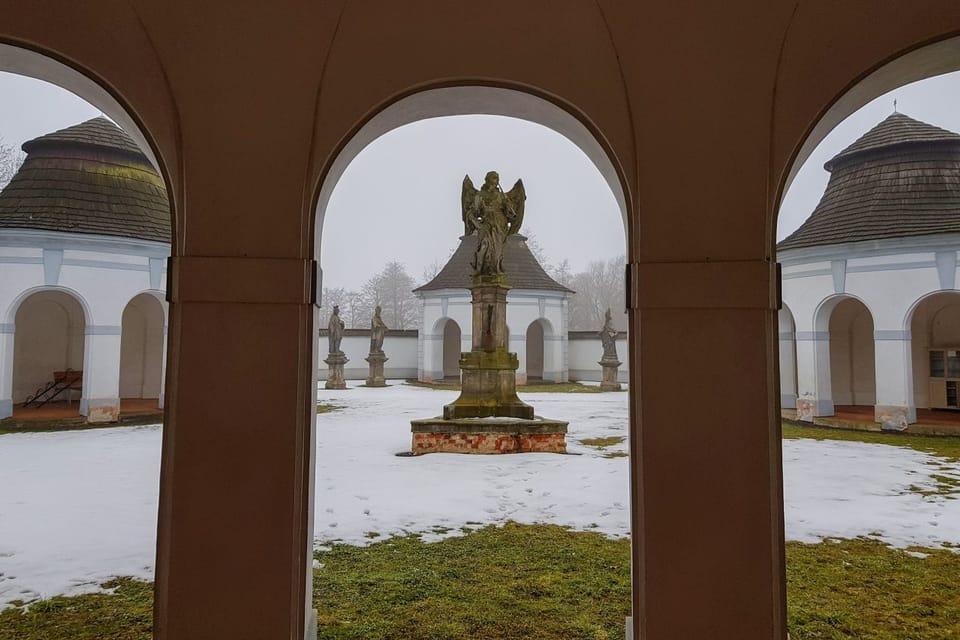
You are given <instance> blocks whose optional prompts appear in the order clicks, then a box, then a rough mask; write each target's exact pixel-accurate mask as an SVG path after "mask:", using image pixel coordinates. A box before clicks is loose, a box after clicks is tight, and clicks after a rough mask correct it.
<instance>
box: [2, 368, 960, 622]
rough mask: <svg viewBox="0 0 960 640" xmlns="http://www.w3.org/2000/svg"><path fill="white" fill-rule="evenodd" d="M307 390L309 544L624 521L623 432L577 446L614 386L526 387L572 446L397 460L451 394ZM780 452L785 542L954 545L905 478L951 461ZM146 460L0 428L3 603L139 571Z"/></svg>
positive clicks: (838, 451) (606, 528)
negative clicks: (595, 389) (413, 431)
mask: <svg viewBox="0 0 960 640" xmlns="http://www.w3.org/2000/svg"><path fill="white" fill-rule="evenodd" d="M319 397H320V399H321V401H324V402H329V403H331V404H337V405H340V406H343V407H345V408H344V409H342V410H340V411H335V412H332V413H326V414H321V415H319V416H317V439H318V444H317V447H318V455H317V465H318V466H317V491H316V504H317V508H316V538H317V540H318V543H323V542H329V541H333V540H343V541H346V542H350V543H355V544H366V543H369V542H370V541H371V538H370V537H368V536H367V534H368V533H377V534H380V535H381V536H389V535H394V534H399V533H404V532H418V533H424V534H425V537H426V539H437V538H439V537H443V536H444V535H455V534H456V533H458V532H459V530H460V529H461V527H473V526H481V525H484V524H488V523H499V522H504V521H506V520H516V521H519V522H549V523H556V524H564V525H569V526H572V527H575V528H577V529H585V530H596V531H601V532H604V533H606V534H608V535H613V536H623V535H627V533H628V527H629V512H628V506H629V502H628V492H627V458H623V457H619V458H617V457H614V458H605V457H604V454H605V453H609V452H613V451H626V442H624V443H621V444H619V445H615V446H613V447H610V448H609V449H607V450H606V451H598V450H597V449H594V448H591V447H586V446H584V445H582V444H580V443H579V442H578V441H579V440H582V439H585V438H596V437H607V436H625V435H626V429H627V394H625V393H608V394H526V395H525V396H524V399H525V400H527V401H528V402H531V403H532V404H533V405H534V406H535V407H536V408H537V413H538V414H540V415H543V416H547V417H551V418H559V419H565V420H569V421H570V434H569V435H568V442H569V443H570V444H569V450H570V451H571V452H572V453H578V454H581V455H575V456H556V455H550V454H529V455H514V456H463V455H454V454H431V455H428V456H423V457H418V458H401V457H397V456H396V455H395V454H396V453H397V452H400V451H404V450H407V449H409V446H410V430H409V420H410V419H412V418H422V417H430V416H433V415H436V414H438V413H439V412H440V408H441V406H442V405H443V404H444V403H446V402H450V401H451V400H453V399H454V398H455V397H456V393H455V392H448V391H433V390H430V389H422V388H417V387H410V386H405V385H399V384H397V385H396V386H393V387H390V388H387V389H366V388H361V387H358V388H354V389H348V390H346V391H321V392H320V394H319ZM783 451H784V474H785V488H784V492H785V502H786V525H787V526H786V529H787V538H788V539H790V540H803V541H815V540H819V539H822V538H824V537H828V536H835V537H854V536H860V535H872V536H875V537H878V538H880V539H882V540H884V541H885V542H887V543H889V544H892V545H896V546H909V545H919V546H926V547H939V546H941V545H942V544H943V543H945V542H946V543H951V544H960V499H956V500H954V499H951V498H950V497H947V496H942V495H933V496H927V497H924V496H923V495H921V494H920V493H917V492H916V491H911V490H910V487H911V486H913V487H915V488H920V489H923V490H928V491H934V490H936V489H937V487H938V485H937V482H936V479H935V478H934V477H933V476H934V475H937V474H939V475H941V476H947V477H951V478H956V479H958V480H960V464H956V463H946V462H944V461H942V460H940V459H938V458H935V457H933V456H929V455H926V454H923V453H919V452H916V451H913V450H911V449H905V448H899V447H890V446H885V445H876V444H862V443H855V442H818V441H813V440H788V441H785V442H784V445H783ZM159 462H160V427H158V426H154V427H133V428H117V429H98V430H91V431H72V432H60V433H48V434H16V435H4V436H0V607H3V606H4V605H6V604H7V603H9V602H10V601H11V600H16V599H23V600H29V599H32V598H36V597H41V596H42V597H47V596H51V595H54V594H58V593H79V592H82V591H90V590H94V589H96V588H97V585H98V584H99V583H100V582H102V581H104V580H106V579H108V578H110V577H112V576H116V575H133V576H139V577H143V578H152V576H153V563H154V544H155V536H156V532H155V529H156V511H157V487H158V478H159ZM956 497H958V498H960V496H956ZM447 529H449V531H447Z"/></svg>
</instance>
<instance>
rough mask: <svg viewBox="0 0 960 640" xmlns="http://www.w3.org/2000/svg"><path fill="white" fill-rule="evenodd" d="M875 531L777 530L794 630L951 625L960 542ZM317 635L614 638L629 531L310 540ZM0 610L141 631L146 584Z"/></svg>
mask: <svg viewBox="0 0 960 640" xmlns="http://www.w3.org/2000/svg"><path fill="white" fill-rule="evenodd" d="M912 551H920V552H922V553H923V554H925V557H915V556H912V555H910V553H907V552H906V551H901V550H896V549H891V548H889V547H887V546H885V545H883V544H882V543H880V542H877V541H874V540H866V539H857V540H829V541H826V542H823V543H820V544H802V543H798V542H790V543H787V549H786V553H787V601H788V602H787V610H788V611H787V619H788V624H789V630H790V634H791V637H792V638H793V640H946V639H947V638H956V637H958V636H957V631H958V629H960V589H958V588H957V576H960V554H958V553H951V552H950V551H943V550H931V549H914V550H912ZM315 555H316V558H317V559H318V560H319V561H320V562H321V563H322V566H323V568H322V569H318V570H316V571H315V572H314V606H316V607H317V608H318V610H319V614H320V630H319V638H320V639H322V640H353V639H357V640H361V639H362V640H367V639H371V638H384V639H394V638H396V639H403V640H440V639H444V640H447V639H457V640H458V639H474V638H484V639H485V640H521V639H527V638H531V639H533V640H613V639H617V640H621V639H622V638H623V621H624V618H625V617H626V616H627V615H629V610H630V543H629V541H628V540H611V539H609V538H607V537H605V536H603V535H601V534H598V533H578V532H572V531H569V530H568V529H565V528H563V527H558V526H554V525H519V524H514V523H509V524H507V525H505V526H503V527H502V528H497V527H491V526H487V527H483V528H481V529H478V530H475V531H473V532H470V533H467V534H466V535H464V536H462V537H457V538H448V539H446V540H443V541H441V542H436V543H429V544H428V543H424V542H423V541H422V540H421V539H420V538H419V537H418V536H413V535H411V536H405V537H400V538H389V539H385V540H382V541H378V542H375V543H373V544H371V545H369V546H367V547H354V546H350V545H345V544H330V545H327V546H325V547H322V548H321V549H320V550H318V551H317V553H316V554H315ZM105 586H107V587H112V588H114V592H113V593H110V594H90V595H83V596H74V597H69V598H66V597H57V598H51V599H50V600H43V601H40V602H36V603H33V604H32V605H27V606H25V607H24V609H7V610H6V611H3V612H0V640H13V639H14V638H16V639H17V640H40V639H43V640H66V639H68V638H70V639H73V638H79V639H81V640H93V639H95V638H96V639H110V640H149V638H150V634H151V624H152V623H151V607H152V592H151V589H152V585H150V584H149V583H145V582H140V581H137V580H132V579H129V578H121V579H117V580H114V581H111V582H110V583H106V585H105Z"/></svg>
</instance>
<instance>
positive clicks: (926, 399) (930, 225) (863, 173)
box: [777, 113, 960, 430]
mask: <svg viewBox="0 0 960 640" xmlns="http://www.w3.org/2000/svg"><path fill="white" fill-rule="evenodd" d="M824 168H825V169H826V170H827V171H829V172H830V180H829V183H828V185H827V188H826V191H825V192H824V194H823V197H822V198H821V200H820V202H819V204H818V205H817V207H816V208H815V209H814V211H813V213H812V214H811V215H810V217H809V219H808V220H807V221H806V222H804V224H803V225H801V226H800V227H799V228H798V229H797V230H796V231H795V232H793V233H792V234H791V235H789V236H788V237H787V238H785V239H784V240H783V241H782V242H780V243H779V244H778V245H777V249H778V260H779V262H780V263H781V264H782V273H783V280H782V282H783V303H784V304H783V309H782V310H781V311H780V314H779V323H780V374H781V394H782V395H781V404H782V406H783V408H784V409H788V410H789V409H793V410H795V411H796V416H797V418H798V419H799V420H803V421H808V422H813V421H816V420H818V419H819V418H824V417H828V416H835V415H836V416H840V415H844V416H847V417H853V418H856V416H862V417H863V418H862V419H863V420H865V421H870V420H873V421H875V422H877V423H879V425H880V427H881V428H883V429H890V430H903V429H906V428H907V427H908V425H910V424H913V423H916V422H918V415H919V418H920V419H919V421H920V422H925V421H930V419H931V418H934V419H936V418H938V417H939V418H941V419H942V418H944V417H946V418H947V419H948V420H949V419H952V418H953V414H948V413H944V412H942V411H939V410H944V409H954V410H957V409H960V290H958V281H957V251H958V249H960V135H958V134H957V133H954V132H951V131H946V130H944V129H941V128H938V127H935V126H932V125H929V124H926V123H923V122H919V121H917V120H914V119H912V118H910V117H908V116H906V115H904V114H901V113H894V114H893V115H891V116H889V117H888V118H886V119H885V120H883V121H882V122H880V123H879V124H878V125H876V126H875V127H874V128H873V129H871V130H870V131H868V132H867V133H866V134H864V135H863V136H862V137H861V138H859V139H858V140H856V141H855V142H854V143H853V144H851V145H850V146H849V147H847V148H846V149H844V150H843V151H841V152H840V153H839V154H837V155H836V156H835V157H833V158H832V159H830V161H828V162H827V163H826V164H825V165H824ZM958 424H960V420H958Z"/></svg>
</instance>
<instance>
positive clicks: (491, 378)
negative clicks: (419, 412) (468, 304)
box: [443, 278, 533, 420]
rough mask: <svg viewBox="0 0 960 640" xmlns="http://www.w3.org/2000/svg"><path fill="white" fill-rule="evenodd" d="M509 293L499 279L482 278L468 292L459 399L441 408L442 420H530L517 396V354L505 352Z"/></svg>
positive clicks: (530, 412) (530, 413)
mask: <svg viewBox="0 0 960 640" xmlns="http://www.w3.org/2000/svg"><path fill="white" fill-rule="evenodd" d="M509 290H510V287H508V286H507V285H506V283H505V282H504V281H503V278H500V279H499V280H496V279H493V278H490V279H485V281H481V283H480V284H478V285H476V286H474V287H473V288H472V289H471V292H472V294H473V300H472V304H473V336H472V343H471V347H472V348H471V350H470V351H467V352H465V353H461V354H460V371H461V376H460V379H461V381H460V397H459V398H457V399H456V400H454V401H453V402H452V403H450V404H448V405H446V406H444V407H443V417H444V419H445V420H455V419H458V418H492V417H510V418H524V419H527V420H532V419H533V407H531V406H530V405H528V404H526V403H525V402H523V401H521V400H520V398H518V397H517V369H518V368H519V366H520V362H519V360H518V359H517V354H515V353H510V352H508V351H507V344H508V340H509V336H508V335H507V291H509Z"/></svg>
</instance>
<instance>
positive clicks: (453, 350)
mask: <svg viewBox="0 0 960 640" xmlns="http://www.w3.org/2000/svg"><path fill="white" fill-rule="evenodd" d="M461 339H462V332H461V330H460V325H458V324H457V323H456V321H455V320H451V319H449V318H448V319H447V321H446V322H444V324H443V349H442V350H441V353H442V363H443V365H442V369H441V370H442V371H443V379H444V380H453V379H457V380H459V379H460V341H461Z"/></svg>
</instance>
